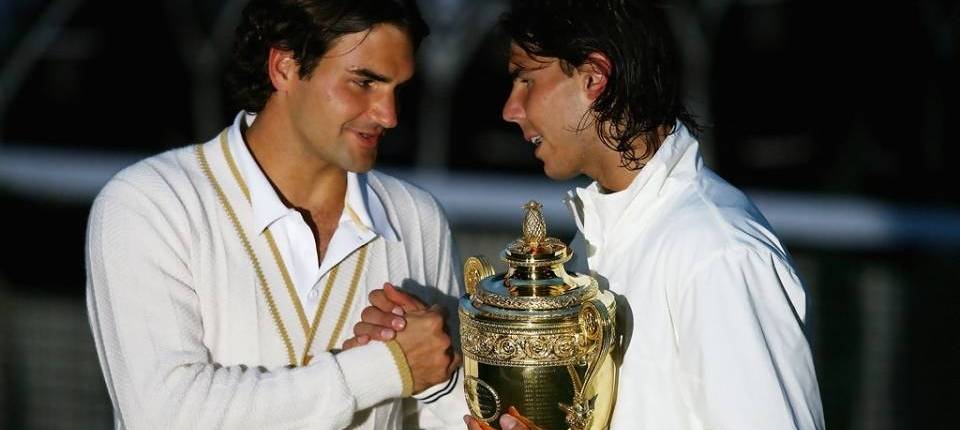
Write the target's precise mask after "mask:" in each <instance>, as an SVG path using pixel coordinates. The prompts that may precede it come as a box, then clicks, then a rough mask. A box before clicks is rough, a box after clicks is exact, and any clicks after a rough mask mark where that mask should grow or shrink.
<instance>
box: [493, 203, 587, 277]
mask: <svg viewBox="0 0 960 430" xmlns="http://www.w3.org/2000/svg"><path fill="white" fill-rule="evenodd" d="M523 208H524V214H523V224H522V225H521V226H522V228H523V237H520V238H519V239H517V240H515V241H513V243H511V244H510V245H508V246H507V248H506V249H504V250H503V253H502V254H501V255H500V258H501V259H502V260H503V261H504V262H505V263H507V264H509V265H510V266H511V267H515V266H522V267H541V266H553V265H556V264H564V263H566V262H567V261H570V258H571V257H573V253H572V252H571V251H570V248H568V247H567V245H566V244H565V243H563V242H562V241H561V240H559V239H557V238H554V237H547V222H546V221H545V220H544V219H543V212H541V209H542V208H543V205H541V204H540V203H539V202H537V201H534V200H531V201H529V202H527V204H525V205H523Z"/></svg>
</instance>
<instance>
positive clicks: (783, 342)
mask: <svg viewBox="0 0 960 430" xmlns="http://www.w3.org/2000/svg"><path fill="white" fill-rule="evenodd" d="M570 194H571V199H570V200H569V202H570V204H571V208H572V209H573V211H574V216H575V218H576V219H577V224H578V227H579V228H580V230H581V231H580V234H578V235H577V237H576V238H575V239H574V241H573V247H574V251H575V253H577V254H578V256H579V257H575V258H576V261H575V262H574V268H575V269H580V271H583V269H584V268H586V267H587V266H589V271H590V272H591V273H592V274H593V275H594V276H597V277H599V278H600V280H601V285H603V284H606V285H608V287H609V289H610V290H611V291H613V292H614V293H616V294H618V295H619V296H620V297H619V298H618V299H619V300H618V304H619V308H618V309H617V317H618V325H619V328H620V329H622V330H623V333H624V342H625V345H626V347H625V352H624V353H623V354H624V355H623V357H622V359H623V361H622V365H621V367H620V379H619V385H618V387H619V388H618V390H619V391H618V397H617V401H616V406H615V410H614V415H613V421H612V427H611V428H612V429H614V430H636V429H646V430H667V429H669V430H684V429H731V430H732V429H736V430H749V429H755V430H774V429H776V430H785V429H810V430H812V429H822V428H823V427H824V423H823V412H822V407H821V404H820V393H819V389H818V387H817V379H816V374H815V372H814V367H813V360H812V357H811V353H810V348H809V345H808V343H807V340H806V338H805V336H804V330H803V320H804V315H805V313H806V303H805V293H804V289H803V286H802V285H801V282H800V279H799V278H798V276H797V274H796V272H795V271H794V270H793V268H792V267H791V263H790V257H789V256H788V255H787V252H786V251H785V250H784V248H783V246H782V245H781V243H780V241H779V240H778V239H777V237H776V236H775V234H774V233H773V231H772V229H771V228H770V226H769V225H768V224H767V221H766V220H765V219H764V218H763V216H762V215H761V214H760V212H759V211H758V210H757V208H756V207H754V205H753V204H752V203H751V202H750V200H749V199H748V198H747V197H746V196H745V195H744V194H743V193H741V192H740V191H739V190H737V189H736V188H734V187H733V186H731V185H730V184H728V183H726V182H725V181H724V180H723V179H721V178H720V177H718V176H717V175H716V174H715V173H713V172H712V171H710V170H709V169H707V168H706V167H704V165H703V160H702V159H701V156H700V153H699V150H698V143H697V141H696V140H695V139H694V138H693V137H692V136H691V135H690V134H689V133H688V131H687V130H686V129H685V128H684V127H683V126H682V125H679V124H678V130H677V132H676V133H674V134H672V135H670V136H669V137H668V138H667V139H666V141H665V142H664V143H663V146H662V147H661V148H660V149H659V150H658V151H657V153H656V155H655V156H654V157H653V159H652V160H651V161H650V162H649V163H648V164H647V165H646V166H645V167H644V168H643V170H641V171H640V173H639V174H638V175H637V177H636V179H635V180H634V181H633V182H632V184H631V185H630V186H629V188H628V189H626V190H624V191H621V192H618V193H612V194H602V193H600V192H599V188H598V185H597V184H596V183H593V184H591V185H590V186H589V187H587V188H585V189H584V188H578V189H576V190H575V191H571V193H570ZM584 256H586V259H585V260H586V261H584V258H583V257H584ZM584 263H586V264H584Z"/></svg>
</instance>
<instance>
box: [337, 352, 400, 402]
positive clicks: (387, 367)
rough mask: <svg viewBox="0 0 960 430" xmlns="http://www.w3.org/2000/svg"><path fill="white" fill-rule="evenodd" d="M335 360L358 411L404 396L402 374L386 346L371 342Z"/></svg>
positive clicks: (342, 353)
mask: <svg viewBox="0 0 960 430" xmlns="http://www.w3.org/2000/svg"><path fill="white" fill-rule="evenodd" d="M335 357H336V360H337V364H339V365H340V371H341V372H343V378H344V380H345V381H346V383H347V388H348V389H350V393H351V394H353V398H354V400H355V401H356V402H357V403H356V407H357V410H358V411H359V410H363V409H367V408H369V407H371V406H373V405H376V404H377V403H380V402H382V401H384V400H386V399H390V398H395V397H400V396H401V395H402V394H403V383H402V381H401V379H400V372H399V370H398V369H397V364H396V362H395V361H394V359H393V354H392V353H391V352H390V350H389V349H388V348H387V345H386V344H384V343H382V342H370V343H368V344H366V345H363V346H358V347H356V348H351V349H348V350H346V351H342V352H340V353H338V354H336V355H335Z"/></svg>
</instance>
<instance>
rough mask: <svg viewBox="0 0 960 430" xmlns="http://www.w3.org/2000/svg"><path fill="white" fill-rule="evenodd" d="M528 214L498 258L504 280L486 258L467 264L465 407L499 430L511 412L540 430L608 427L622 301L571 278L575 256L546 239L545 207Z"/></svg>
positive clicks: (532, 207)
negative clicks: (618, 308)
mask: <svg viewBox="0 0 960 430" xmlns="http://www.w3.org/2000/svg"><path fill="white" fill-rule="evenodd" d="M524 208H525V210H526V212H525V214H524V219H523V237H521V238H519V239H517V240H515V241H514V242H512V243H511V244H509V245H508V246H507V248H506V249H504V250H503V252H502V253H501V260H503V261H504V262H505V263H507V265H508V269H507V271H506V273H501V274H495V271H494V269H493V268H492V266H491V265H490V264H489V263H488V262H487V261H486V260H485V259H484V258H483V257H470V258H468V259H467V260H466V263H465V264H464V280H465V284H466V289H467V294H465V295H464V296H463V297H462V298H461V299H460V308H459V314H460V337H461V346H462V349H463V362H464V391H465V395H466V399H467V405H468V406H469V408H470V413H471V415H473V417H474V418H476V419H478V420H480V421H483V422H486V423H487V424H488V425H490V426H492V427H494V428H499V424H498V423H497V419H498V418H499V416H500V415H501V414H503V413H505V412H506V410H507V408H508V407H510V406H513V407H515V408H516V409H517V411H518V412H519V413H520V414H521V415H523V416H525V417H526V418H528V419H529V420H531V421H532V422H533V423H534V424H536V425H537V426H539V427H541V428H543V429H549V430H562V429H569V430H585V429H605V428H607V427H608V426H609V423H610V415H611V413H612V411H613V405H614V402H615V400H616V399H615V397H616V392H617V387H616V383H617V368H616V366H615V364H614V362H613V358H612V350H613V347H614V339H615V338H616V332H615V324H614V314H615V312H616V302H615V301H614V297H613V294H612V293H610V292H609V291H600V290H599V289H598V287H597V281H596V280H595V279H593V278H591V277H590V276H587V275H580V274H576V273H573V272H567V271H566V269H565V268H564V263H566V262H567V261H569V260H570V258H571V257H572V256H573V254H572V251H571V250H570V248H569V247H568V246H567V245H566V244H564V243H563V242H562V241H560V240H558V239H555V238H551V237H547V234H546V223H545V222H544V219H543V214H542V212H541V210H540V208H541V206H540V204H539V203H537V202H533V201H531V202H530V203H527V204H526V205H525V206H524Z"/></svg>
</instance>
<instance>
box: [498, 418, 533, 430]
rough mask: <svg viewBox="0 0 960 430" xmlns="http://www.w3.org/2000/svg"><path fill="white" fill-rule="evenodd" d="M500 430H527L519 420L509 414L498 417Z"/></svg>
mask: <svg viewBox="0 0 960 430" xmlns="http://www.w3.org/2000/svg"><path fill="white" fill-rule="evenodd" d="M500 428H502V429H503V430H529V429H528V428H527V426H525V425H523V423H521V422H520V420H518V419H516V418H514V417H513V416H512V415H509V414H503V415H500Z"/></svg>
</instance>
